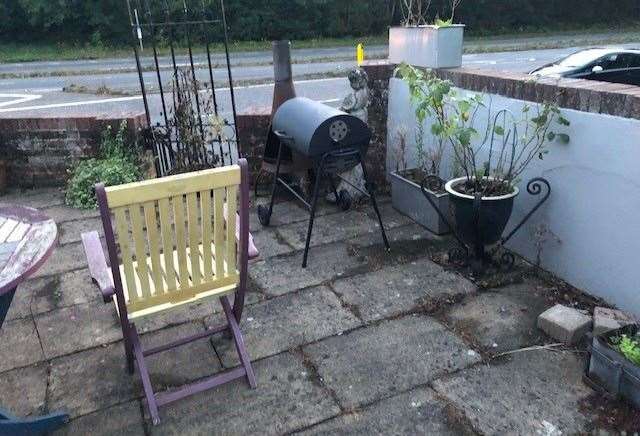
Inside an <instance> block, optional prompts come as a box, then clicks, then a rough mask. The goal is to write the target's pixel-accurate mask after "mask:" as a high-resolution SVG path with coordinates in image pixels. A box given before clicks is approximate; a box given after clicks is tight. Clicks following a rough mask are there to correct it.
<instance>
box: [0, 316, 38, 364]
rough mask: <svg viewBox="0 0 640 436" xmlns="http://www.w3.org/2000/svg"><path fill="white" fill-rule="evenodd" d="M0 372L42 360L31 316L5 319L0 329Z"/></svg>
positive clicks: (36, 332)
mask: <svg viewBox="0 0 640 436" xmlns="http://www.w3.org/2000/svg"><path fill="white" fill-rule="evenodd" d="M0 344H2V346H1V347H0V372H2V371H7V370H9V369H13V368H19V367H21V366H27V365H31V364H32V363H36V362H40V361H42V360H44V358H45V355H44V354H43V352H42V346H41V345H40V340H39V339H38V331H37V330H36V325H35V324H34V322H33V319H31V318H23V319H16V320H14V321H7V322H5V323H4V325H3V326H2V329H0Z"/></svg>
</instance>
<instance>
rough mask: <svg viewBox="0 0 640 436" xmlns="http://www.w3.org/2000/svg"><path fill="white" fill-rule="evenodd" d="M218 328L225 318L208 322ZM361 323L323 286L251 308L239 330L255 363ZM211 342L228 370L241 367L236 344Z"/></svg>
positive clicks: (217, 339) (217, 338)
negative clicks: (237, 366)
mask: <svg viewBox="0 0 640 436" xmlns="http://www.w3.org/2000/svg"><path fill="white" fill-rule="evenodd" d="M208 321H209V325H210V326H213V325H219V324H220V323H222V322H223V318H222V317H220V316H219V317H215V318H212V319H209V320H208ZM358 325H360V321H359V320H358V319H357V318H356V317H355V316H354V315H353V314H352V313H351V312H349V311H348V310H346V309H345V308H344V307H342V305H341V304H340V301H339V300H338V298H337V297H336V295H335V294H334V293H333V292H331V291H330V290H329V289H327V288H326V287H324V286H321V287H318V288H311V289H306V290H304V291H300V292H296V293H292V294H287V295H284V296H282V297H278V298H274V299H272V300H268V301H265V302H263V303H259V304H256V305H253V306H250V307H248V308H247V309H246V310H245V312H244V314H243V320H242V323H241V325H240V328H241V330H242V332H243V336H244V341H245V344H246V346H247V350H248V351H249V355H250V356H251V359H252V360H257V359H261V358H263V357H266V356H271V355H274V354H277V353H280V352H282V351H285V350H288V349H291V348H294V347H297V346H300V345H303V344H308V343H310V342H313V341H317V340H318V339H321V338H325V337H327V336H332V335H335V334H338V333H340V332H343V331H345V330H348V329H352V328H354V327H356V326H358ZM212 342H213V344H214V346H215V348H216V351H217V352H218V354H219V355H220V357H221V358H222V362H223V364H224V366H225V367H227V368H230V367H233V366H236V365H239V363H240V362H239V360H238V357H237V353H236V350H235V347H234V345H233V341H232V340H231V339H228V338H224V337H222V336H215V337H213V338H212Z"/></svg>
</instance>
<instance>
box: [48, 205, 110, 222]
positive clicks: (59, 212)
mask: <svg viewBox="0 0 640 436" xmlns="http://www.w3.org/2000/svg"><path fill="white" fill-rule="evenodd" d="M43 212H44V213H46V214H47V216H49V217H50V218H51V219H52V220H54V221H55V222H56V223H58V224H60V223H64V222H67V221H77V220H83V219H87V218H96V217H99V216H100V211H99V210H98V209H76V208H75V207H70V206H65V205H61V206H51V207H48V208H46V209H44V210H43Z"/></svg>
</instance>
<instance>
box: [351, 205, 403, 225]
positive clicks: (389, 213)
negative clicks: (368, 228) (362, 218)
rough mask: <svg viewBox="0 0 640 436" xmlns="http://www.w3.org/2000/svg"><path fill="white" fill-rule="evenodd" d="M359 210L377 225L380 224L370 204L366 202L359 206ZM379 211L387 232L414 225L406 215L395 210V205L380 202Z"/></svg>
mask: <svg viewBox="0 0 640 436" xmlns="http://www.w3.org/2000/svg"><path fill="white" fill-rule="evenodd" d="M359 209H360V210H362V211H364V212H365V213H366V214H367V216H369V218H371V219H372V220H374V221H375V222H376V224H377V223H378V217H377V216H376V213H375V211H374V210H373V207H372V206H371V203H370V202H365V203H363V204H362V205H360V206H359ZM378 210H379V211H380V216H381V217H382V225H383V226H384V228H385V230H390V229H394V228H396V227H400V226H405V225H407V224H412V223H413V222H414V221H413V220H412V219H411V218H409V217H408V216H406V215H403V214H401V213H400V212H398V211H397V210H395V209H394V208H393V204H391V202H382V203H381V202H379V201H378Z"/></svg>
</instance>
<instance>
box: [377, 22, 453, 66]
mask: <svg viewBox="0 0 640 436" xmlns="http://www.w3.org/2000/svg"><path fill="white" fill-rule="evenodd" d="M463 38H464V24H452V25H450V26H433V25H428V26H412V27H391V28H390V29H389V61H390V62H391V63H394V64H400V63H402V62H406V63H407V64H409V65H414V66H418V67H426V68H456V67H459V66H460V65H462V41H463Z"/></svg>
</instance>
